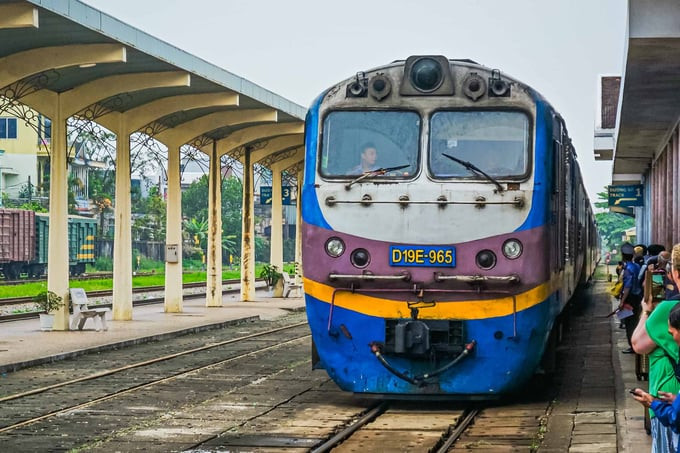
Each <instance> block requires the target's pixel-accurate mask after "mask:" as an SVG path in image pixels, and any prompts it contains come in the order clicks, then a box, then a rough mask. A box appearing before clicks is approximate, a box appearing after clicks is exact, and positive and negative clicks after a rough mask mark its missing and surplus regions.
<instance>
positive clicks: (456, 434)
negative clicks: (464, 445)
mask: <svg viewBox="0 0 680 453" xmlns="http://www.w3.org/2000/svg"><path fill="white" fill-rule="evenodd" d="M478 413H479V409H471V410H470V411H469V412H468V413H467V414H466V415H465V416H464V417H463V419H462V420H461V421H460V423H458V424H457V425H456V427H455V428H454V429H453V431H451V433H450V434H449V436H448V438H447V439H446V442H444V443H443V444H442V446H441V447H439V449H438V450H437V453H446V452H447V451H449V448H451V446H452V445H453V444H454V442H456V441H457V440H458V438H460V435H461V434H463V431H465V430H466V429H467V427H468V426H470V425H471V424H472V422H473V421H474V419H475V417H476V416H477V414H478Z"/></svg>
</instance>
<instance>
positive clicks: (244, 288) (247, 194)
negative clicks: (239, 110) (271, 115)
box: [241, 147, 255, 301]
mask: <svg viewBox="0 0 680 453" xmlns="http://www.w3.org/2000/svg"><path fill="white" fill-rule="evenodd" d="M251 152H252V150H251V149H250V148H249V147H246V152H245V155H244V156H243V161H242V162H241V163H242V164H243V223H242V231H243V234H242V237H243V239H242V242H241V300H242V301H253V300H255V217H254V210H255V206H254V202H253V179H254V174H253V164H252V162H251V155H250V153H251Z"/></svg>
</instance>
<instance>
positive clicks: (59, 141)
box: [47, 96, 69, 330]
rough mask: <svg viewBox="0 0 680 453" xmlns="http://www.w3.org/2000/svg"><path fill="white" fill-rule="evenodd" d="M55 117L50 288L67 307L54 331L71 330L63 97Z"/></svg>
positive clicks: (58, 314)
mask: <svg viewBox="0 0 680 453" xmlns="http://www.w3.org/2000/svg"><path fill="white" fill-rule="evenodd" d="M56 103H57V105H56V108H55V109H54V117H53V118H52V150H51V155H50V234H49V239H48V252H47V253H48V262H49V263H50V266H49V268H48V272H47V289H48V290H49V291H52V292H53V293H55V294H57V295H58V296H61V297H62V301H63V302H64V305H63V306H62V307H61V308H60V309H59V310H57V311H56V312H55V313H54V315H55V316H54V325H53V327H52V329H54V330H69V310H68V307H69V293H68V292H69V280H68V278H69V256H68V250H69V249H68V240H67V239H66V238H68V162H67V149H66V118H64V115H63V110H62V108H61V96H57V97H56Z"/></svg>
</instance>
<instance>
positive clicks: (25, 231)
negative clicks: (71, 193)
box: [0, 209, 97, 280]
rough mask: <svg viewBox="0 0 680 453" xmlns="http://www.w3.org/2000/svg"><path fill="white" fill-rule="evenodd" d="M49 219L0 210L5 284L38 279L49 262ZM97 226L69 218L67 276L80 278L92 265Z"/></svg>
mask: <svg viewBox="0 0 680 453" xmlns="http://www.w3.org/2000/svg"><path fill="white" fill-rule="evenodd" d="M49 225H50V217H49V215H48V214H41V213H35V212H33V211H26V210H22V209H0V269H1V270H2V273H3V275H4V276H5V278H6V279H8V280H15V279H17V278H19V277H20V275H21V274H24V273H25V274H27V275H28V276H29V277H39V276H41V275H43V274H44V273H45V269H46V268H47V264H48V263H47V259H48V252H47V251H48V244H49V241H48V238H49ZM96 232H97V222H96V221H95V220H94V219H90V218H88V217H81V216H76V215H70V216H69V218H68V243H69V247H68V251H69V272H70V273H71V275H74V276H75V275H80V274H82V273H83V272H85V265H86V264H88V263H90V264H93V263H94V259H95V257H94V240H95V236H96Z"/></svg>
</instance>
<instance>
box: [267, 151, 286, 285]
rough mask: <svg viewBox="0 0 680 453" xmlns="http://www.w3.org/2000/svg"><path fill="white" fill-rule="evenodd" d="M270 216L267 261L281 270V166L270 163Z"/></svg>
mask: <svg viewBox="0 0 680 453" xmlns="http://www.w3.org/2000/svg"><path fill="white" fill-rule="evenodd" d="M271 171H272V218H271V242H270V245H271V247H270V250H269V262H270V263H271V264H272V265H273V266H276V268H277V269H278V270H279V271H280V272H283V222H282V217H283V206H282V201H281V168H280V166H278V165H276V164H275V165H272V167H271Z"/></svg>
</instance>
